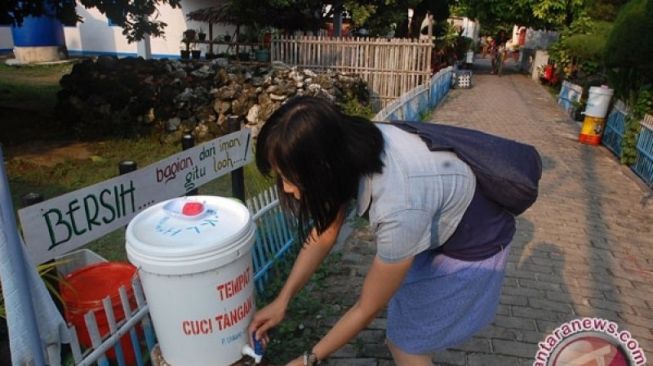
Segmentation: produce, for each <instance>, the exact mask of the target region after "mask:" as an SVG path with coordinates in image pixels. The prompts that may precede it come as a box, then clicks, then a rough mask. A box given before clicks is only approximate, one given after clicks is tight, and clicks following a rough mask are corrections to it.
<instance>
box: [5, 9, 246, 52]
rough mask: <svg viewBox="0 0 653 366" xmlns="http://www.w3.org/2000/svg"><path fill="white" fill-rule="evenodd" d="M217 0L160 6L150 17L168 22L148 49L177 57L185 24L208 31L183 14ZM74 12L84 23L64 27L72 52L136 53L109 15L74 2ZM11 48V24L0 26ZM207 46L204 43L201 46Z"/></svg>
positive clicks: (218, 27) (223, 28)
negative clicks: (173, 6) (111, 22)
mask: <svg viewBox="0 0 653 366" xmlns="http://www.w3.org/2000/svg"><path fill="white" fill-rule="evenodd" d="M219 3H220V2H219V1H216V0H182V2H181V8H177V9H172V8H171V7H170V6H169V5H165V6H162V7H160V8H159V12H158V14H156V15H155V16H154V17H153V18H156V19H158V20H161V21H163V22H165V23H167V24H168V26H167V27H166V28H165V30H164V32H165V34H164V36H163V37H158V38H154V37H152V38H151V39H150V45H151V52H152V55H153V56H154V57H166V56H168V57H178V56H179V50H180V49H181V48H182V47H183V45H182V44H181V39H182V37H183V32H184V31H185V30H186V29H188V28H193V29H199V28H200V27H201V28H202V29H203V30H204V32H205V33H207V34H208V32H209V25H208V24H206V23H198V22H192V21H188V20H186V14H187V13H190V12H191V11H193V10H197V9H201V8H204V7H208V6H215V5H217V4H219ZM77 14H79V15H80V16H81V17H82V18H83V23H78V24H77V26H75V27H64V36H65V39H66V47H67V48H68V51H69V52H70V53H71V54H72V55H78V54H82V55H86V54H88V55H91V54H103V53H107V54H117V55H119V56H135V55H136V54H137V52H138V45H137V43H131V44H130V43H128V42H127V38H126V37H125V36H123V34H122V28H121V27H117V26H109V21H108V19H107V18H106V17H105V16H104V15H102V14H100V12H99V11H98V10H97V9H95V8H91V9H86V8H85V7H84V6H82V5H80V4H79V3H78V4H77ZM233 30H234V27H233V26H231V25H224V24H214V25H213V36H214V38H215V37H216V36H218V35H219V36H222V35H224V34H225V33H226V32H227V31H229V33H230V34H232V33H233ZM10 48H13V41H12V37H11V28H10V27H4V26H0V49H10ZM205 49H206V46H204V47H203V50H205Z"/></svg>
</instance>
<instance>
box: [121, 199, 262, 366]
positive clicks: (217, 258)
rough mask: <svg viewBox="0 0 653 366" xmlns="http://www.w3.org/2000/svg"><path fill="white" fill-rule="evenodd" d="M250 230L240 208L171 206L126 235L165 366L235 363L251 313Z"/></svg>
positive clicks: (200, 203)
mask: <svg viewBox="0 0 653 366" xmlns="http://www.w3.org/2000/svg"><path fill="white" fill-rule="evenodd" d="M254 231H255V226H254V223H253V221H252V219H251V216H250V214H249V211H248V210H247V208H246V207H245V206H243V205H242V204H241V203H240V202H238V201H235V200H232V199H228V198H223V197H213V196H192V197H182V198H175V199H172V200H169V201H165V202H162V203H159V204H157V205H154V206H152V207H150V208H148V209H147V210H145V211H143V212H141V213H140V214H138V215H137V216H136V217H134V219H133V220H132V221H131V222H130V223H129V226H128V227H127V233H126V239H127V257H128V258H129V261H130V262H131V263H132V264H134V265H135V266H136V267H138V273H139V276H140V278H141V282H142V284H143V290H144V292H145V297H146V298H147V301H148V304H149V307H150V316H151V318H152V323H153V325H154V330H155V331H156V334H157V338H158V340H159V346H160V348H161V353H162V355H163V358H164V359H165V360H166V362H167V363H168V364H170V365H173V366H183V365H197V366H204V365H211V366H222V365H225V366H226V365H231V364H233V363H234V362H236V361H238V360H240V359H241V358H242V354H241V349H242V347H243V345H245V344H246V343H247V342H248V339H247V336H246V332H247V327H248V326H249V323H250V321H251V319H252V316H253V314H254V311H255V302H254V275H253V268H252V256H251V250H250V249H251V247H252V244H253V243H254Z"/></svg>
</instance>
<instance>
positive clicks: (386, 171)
mask: <svg viewBox="0 0 653 366" xmlns="http://www.w3.org/2000/svg"><path fill="white" fill-rule="evenodd" d="M377 127H379V129H380V130H381V133H382V134H383V139H384V141H385V146H384V153H383V155H382V157H381V158H382V161H383V164H384V168H383V172H382V173H381V174H374V175H372V176H367V177H363V178H362V179H361V181H360V184H359V191H358V214H359V215H363V214H364V213H365V212H368V208H369V219H370V226H371V227H372V229H373V230H374V232H375V234H376V244H377V255H378V256H379V257H380V258H381V259H382V260H383V261H385V262H389V263H392V262H398V261H400V260H403V259H405V258H408V257H411V256H414V255H416V254H418V253H420V252H422V251H424V250H426V249H429V248H437V247H439V246H440V245H442V244H443V243H444V242H446V241H447V239H448V238H449V237H450V236H451V234H453V232H454V230H455V229H456V226H458V223H459V222H460V219H461V218H462V216H463V214H464V213H465V210H466V209H467V206H468V205H469V203H470V202H471V200H472V197H473V196H474V189H475V186H476V179H475V177H474V173H472V171H471V169H470V168H469V167H468V166H467V164H465V163H464V162H462V161H461V160H460V159H458V158H457V157H456V155H455V154H454V153H450V152H434V151H430V150H429V149H428V148H427V147H426V144H425V143H424V142H423V141H422V140H421V139H420V138H419V136H417V135H415V134H411V133H408V132H405V131H403V130H401V129H399V128H397V127H393V126H391V125H377Z"/></svg>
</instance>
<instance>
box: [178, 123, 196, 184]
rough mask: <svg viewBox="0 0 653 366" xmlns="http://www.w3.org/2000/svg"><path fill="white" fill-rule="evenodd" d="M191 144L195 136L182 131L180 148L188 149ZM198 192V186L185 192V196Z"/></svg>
mask: <svg viewBox="0 0 653 366" xmlns="http://www.w3.org/2000/svg"><path fill="white" fill-rule="evenodd" d="M193 146H195V138H194V137H193V135H192V134H191V133H190V132H189V131H187V132H184V134H183V135H182V136H181V149H182V150H188V149H190V148H191V147H193ZM198 194H199V189H198V188H194V189H191V190H190V191H188V192H186V196H197V195H198Z"/></svg>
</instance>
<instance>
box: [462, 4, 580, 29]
mask: <svg viewBox="0 0 653 366" xmlns="http://www.w3.org/2000/svg"><path fill="white" fill-rule="evenodd" d="M586 2H587V0H456V1H455V2H454V8H455V12H456V13H457V14H459V15H466V16H468V17H470V18H473V19H478V20H479V21H480V22H481V24H483V25H484V26H486V27H488V28H496V27H498V26H504V27H505V26H512V25H513V24H520V25H525V26H532V27H533V28H546V29H560V28H562V27H563V26H569V25H570V24H571V23H572V22H573V21H574V18H575V17H576V16H577V15H578V14H579V13H580V12H581V10H583V9H584V8H585V5H586V4H585V3H586Z"/></svg>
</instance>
